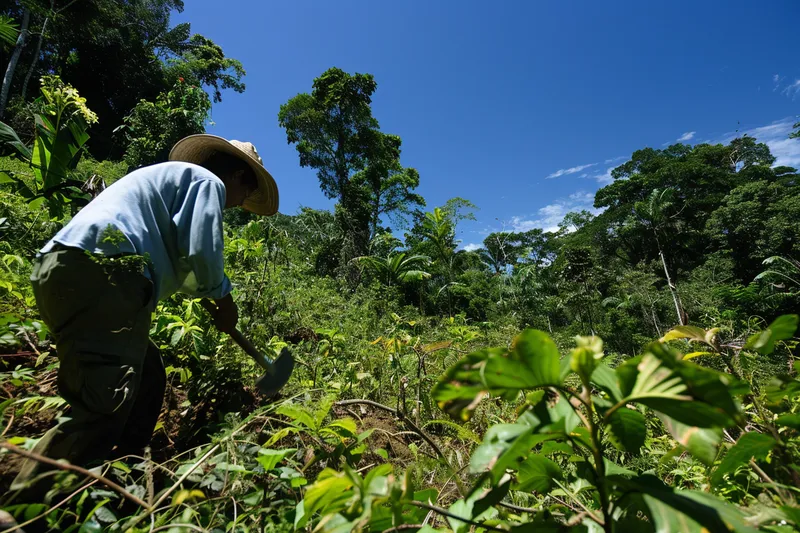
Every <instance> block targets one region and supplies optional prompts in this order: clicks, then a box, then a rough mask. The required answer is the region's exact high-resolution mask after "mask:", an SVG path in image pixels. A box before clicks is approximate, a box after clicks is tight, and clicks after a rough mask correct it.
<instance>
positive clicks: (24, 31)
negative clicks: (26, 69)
mask: <svg viewBox="0 0 800 533" xmlns="http://www.w3.org/2000/svg"><path fill="white" fill-rule="evenodd" d="M30 20H31V12H30V10H29V9H28V8H25V11H24V12H23V15H22V27H21V28H20V31H19V36H18V37H17V44H16V45H15V46H14V52H13V53H12V54H11V59H9V61H8V68H6V75H5V77H4V78H3V88H2V89H0V118H3V114H4V113H5V110H6V103H7V102H8V93H9V91H10V90H11V80H12V79H13V78H14V71H15V70H16V69H17V63H19V56H20V55H22V49H23V48H25V41H26V40H27V39H28V24H29V23H30Z"/></svg>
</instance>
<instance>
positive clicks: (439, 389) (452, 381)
mask: <svg viewBox="0 0 800 533" xmlns="http://www.w3.org/2000/svg"><path fill="white" fill-rule="evenodd" d="M505 353H506V350H504V349H502V348H489V349H484V350H479V351H477V352H472V353H470V354H469V355H467V356H466V357H464V358H462V359H461V360H460V361H458V362H457V363H455V364H454V365H452V366H451V367H450V368H449V369H448V370H447V372H446V373H445V374H444V375H443V376H442V377H441V378H439V381H438V382H437V383H436V385H434V386H433V388H432V389H431V396H432V397H433V399H434V400H435V401H436V402H437V404H438V405H439V407H440V408H441V409H442V410H444V411H445V412H446V413H447V414H448V415H450V416H451V417H453V418H455V419H459V420H462V421H467V420H469V418H470V417H471V416H472V412H473V411H474V410H475V408H476V407H477V406H478V404H479V403H480V401H481V399H483V398H484V397H485V396H486V395H488V391H487V387H486V385H485V384H484V381H483V376H482V371H483V368H484V366H485V365H486V361H487V359H489V357H492V356H502V355H504V354H505Z"/></svg>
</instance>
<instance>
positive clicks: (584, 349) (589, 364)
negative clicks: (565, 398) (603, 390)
mask: <svg viewBox="0 0 800 533" xmlns="http://www.w3.org/2000/svg"><path fill="white" fill-rule="evenodd" d="M576 340H577V343H578V346H577V347H576V348H575V349H574V350H572V353H571V354H570V368H571V369H572V370H574V371H575V372H576V373H577V374H578V375H579V376H580V377H581V379H583V380H584V382H585V383H588V382H589V380H590V379H591V378H592V373H593V372H594V369H595V368H597V365H598V364H600V361H601V360H602V359H603V341H602V339H600V337H577V339H576Z"/></svg>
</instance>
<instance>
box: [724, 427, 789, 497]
mask: <svg viewBox="0 0 800 533" xmlns="http://www.w3.org/2000/svg"><path fill="white" fill-rule="evenodd" d="M776 444H777V443H776V442H775V439H773V438H772V437H770V436H769V435H765V434H763V433H756V432H749V433H745V434H743V435H742V436H741V437H739V440H738V441H736V444H734V445H733V447H732V448H731V449H730V450H728V453H726V454H725V458H724V459H723V460H722V463H720V465H719V466H718V467H717V469H716V470H714V473H713V474H712V475H711V484H712V485H719V483H720V482H722V480H723V479H724V477H725V474H728V473H730V472H733V471H734V470H736V469H737V468H739V467H740V466H742V465H746V464H747V463H749V462H750V460H751V459H754V460H756V461H759V460H763V459H765V458H766V457H767V455H769V452H771V451H772V449H773V448H774V447H775V446H776Z"/></svg>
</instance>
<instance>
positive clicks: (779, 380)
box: [765, 375, 800, 403]
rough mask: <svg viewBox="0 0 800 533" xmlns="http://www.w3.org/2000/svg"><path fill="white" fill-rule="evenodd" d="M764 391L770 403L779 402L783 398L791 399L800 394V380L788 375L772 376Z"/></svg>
mask: <svg viewBox="0 0 800 533" xmlns="http://www.w3.org/2000/svg"><path fill="white" fill-rule="evenodd" d="M765 393H766V396H767V400H768V401H770V402H771V403H779V402H780V401H781V400H783V399H784V398H786V399H788V400H789V401H791V400H793V399H795V398H796V397H798V396H800V380H798V379H795V378H794V377H792V376H789V375H782V376H777V377H774V378H772V380H770V383H769V385H767V387H766V390H765Z"/></svg>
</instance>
